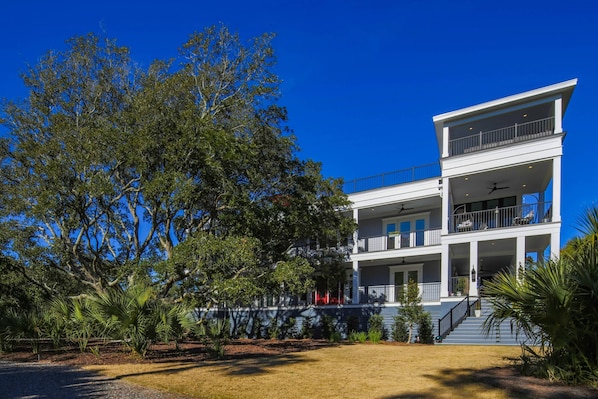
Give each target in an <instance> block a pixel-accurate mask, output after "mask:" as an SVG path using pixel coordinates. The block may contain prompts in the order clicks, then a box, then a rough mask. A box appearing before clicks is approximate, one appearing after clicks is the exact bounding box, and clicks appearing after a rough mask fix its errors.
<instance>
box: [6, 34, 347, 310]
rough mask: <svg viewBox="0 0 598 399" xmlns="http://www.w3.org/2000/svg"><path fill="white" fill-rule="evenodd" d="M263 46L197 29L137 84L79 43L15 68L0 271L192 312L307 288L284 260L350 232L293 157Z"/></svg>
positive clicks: (97, 45)
mask: <svg viewBox="0 0 598 399" xmlns="http://www.w3.org/2000/svg"><path fill="white" fill-rule="evenodd" d="M271 40H272V35H263V36H260V37H257V38H255V39H253V40H252V41H250V42H249V43H247V44H244V43H243V42H242V41H241V40H240V38H239V36H238V35H236V34H232V33H231V32H229V31H228V29H227V28H225V27H222V26H219V27H211V28H208V29H206V30H204V31H203V32H198V33H194V34H192V35H191V36H190V37H189V39H188V41H187V42H186V43H184V44H183V45H182V46H181V48H180V50H179V56H178V57H176V58H174V59H172V60H157V61H155V62H154V63H153V64H152V65H151V66H150V67H149V68H147V69H142V68H139V67H137V66H136V64H135V63H134V62H133V61H132V60H131V59H130V56H129V50H128V49H127V48H125V47H122V46H119V45H117V44H116V41H114V40H107V39H103V38H100V37H98V36H96V35H91V34H90V35H87V36H82V37H75V38H72V39H70V40H69V41H68V42H67V46H66V49H65V50H63V51H58V52H49V53H47V54H46V55H45V56H44V57H42V58H41V60H40V61H39V62H38V64H36V65H34V66H31V67H30V68H28V70H27V71H26V72H25V73H24V74H23V81H24V84H25V86H26V87H27V89H28V90H29V96H28V97H27V98H25V99H24V100H22V101H20V102H16V101H6V102H5V103H4V105H3V108H2V122H3V125H4V126H5V128H6V129H7V135H6V138H5V139H3V141H2V146H1V149H2V153H1V156H2V164H1V166H2V169H1V179H2V183H3V191H2V195H1V199H0V212H1V214H0V217H1V222H2V225H1V228H2V231H3V233H2V236H3V237H10V239H9V240H7V241H6V242H5V243H4V246H3V248H2V251H3V255H4V256H6V257H9V258H10V259H11V261H12V262H13V263H12V264H13V265H18V267H20V268H21V270H22V272H23V273H25V274H27V275H30V276H31V278H35V276H36V275H34V274H31V273H29V271H31V270H34V269H38V268H42V269H47V270H52V271H53V272H55V273H59V274H60V275H62V276H63V278H70V279H71V280H72V281H73V282H75V283H81V284H83V285H84V286H87V287H88V288H90V289H93V290H96V291H103V290H105V289H106V287H109V286H111V285H116V284H118V285H121V286H126V285H127V284H132V283H135V282H136V281H144V282H149V283H152V284H155V285H159V290H160V292H161V293H162V294H163V295H171V296H177V297H185V296H191V297H194V298H196V303H207V302H209V301H220V300H228V301H231V300H232V301H235V300H236V301H238V300H248V299H249V297H250V296H251V295H256V294H260V293H263V292H264V290H266V289H271V288H272V287H281V286H282V287H285V286H286V287H287V288H289V289H291V290H302V289H304V288H305V287H306V286H307V285H309V284H308V282H309V274H310V273H311V272H312V271H313V268H312V267H311V266H309V264H308V263H306V261H305V260H302V259H299V258H297V257H294V256H291V255H290V254H291V251H290V248H292V247H293V245H294V243H296V242H297V240H299V239H302V238H306V237H313V238H326V239H329V238H330V237H346V236H347V235H349V234H350V233H351V231H352V229H353V228H354V226H353V223H352V221H350V220H349V219H347V218H345V217H343V216H342V214H341V213H340V212H339V210H342V209H343V208H344V207H346V206H347V205H348V202H347V198H346V196H345V195H344V194H343V193H342V191H341V189H340V181H338V180H335V179H327V178H324V177H323V176H322V175H321V170H320V165H319V164H318V163H316V162H313V161H311V160H302V159H300V158H299V157H298V155H297V152H298V148H297V146H296V144H295V139H294V136H293V135H292V133H291V131H290V130H289V128H288V126H287V124H286V122H287V116H286V110H285V109H284V107H282V106H280V105H278V100H279V95H280V87H279V83H280V81H279V79H278V77H277V76H276V75H275V74H274V73H273V67H274V64H275V58H274V52H273V49H272V46H271ZM331 253H334V254H337V253H338V251H332V252H331ZM341 258H342V253H341V255H340V256H338V259H341ZM38 275H39V274H38ZM235 282H236V283H235ZM38 283H39V284H41V285H43V286H44V287H45V288H46V289H47V290H48V292H49V293H55V292H58V291H59V287H56V286H55V285H52V282H50V281H39V282H38ZM69 287H71V288H69V289H70V290H71V291H72V290H75V288H72V287H79V288H77V289H79V290H81V289H82V288H81V285H80V284H79V285H77V284H73V285H69ZM215 287H220V288H218V289H215ZM216 292H222V293H226V294H222V295H215V294H214V293H216ZM69 293H71V294H72V293H73V292H69ZM207 293H209V295H208V294H207ZM198 298H199V299H198Z"/></svg>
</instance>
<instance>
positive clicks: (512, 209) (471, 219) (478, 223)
mask: <svg viewBox="0 0 598 399" xmlns="http://www.w3.org/2000/svg"><path fill="white" fill-rule="evenodd" d="M450 221H451V226H450V230H449V231H450V232H451V233H463V232H468V231H474V230H488V229H496V228H501V227H511V226H522V225H529V224H535V223H549V222H551V221H552V202H538V203H536V204H523V205H517V206H508V207H504V208H498V207H497V208H494V209H488V210H484V211H476V212H462V213H456V214H453V215H452V217H451V219H450Z"/></svg>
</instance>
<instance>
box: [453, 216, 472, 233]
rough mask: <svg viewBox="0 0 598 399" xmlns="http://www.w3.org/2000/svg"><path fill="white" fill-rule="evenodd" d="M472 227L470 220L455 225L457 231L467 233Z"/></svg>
mask: <svg viewBox="0 0 598 399" xmlns="http://www.w3.org/2000/svg"><path fill="white" fill-rule="evenodd" d="M472 227H473V222H472V221H471V219H466V220H464V221H462V222H461V223H459V224H458V225H457V231H469V230H471V228H472Z"/></svg>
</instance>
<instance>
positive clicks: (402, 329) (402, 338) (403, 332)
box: [392, 316, 409, 342]
mask: <svg viewBox="0 0 598 399" xmlns="http://www.w3.org/2000/svg"><path fill="white" fill-rule="evenodd" d="M392 340H393V341H395V342H407V341H408V340H409V328H408V327H407V324H406V323H405V320H404V319H403V318H402V317H401V316H393V325H392Z"/></svg>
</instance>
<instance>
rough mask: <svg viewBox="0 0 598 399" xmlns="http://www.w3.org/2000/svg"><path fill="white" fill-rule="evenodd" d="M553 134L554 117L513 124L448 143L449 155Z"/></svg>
mask: <svg viewBox="0 0 598 399" xmlns="http://www.w3.org/2000/svg"><path fill="white" fill-rule="evenodd" d="M552 134H554V117H549V118H544V119H538V120H535V121H531V122H526V123H522V124H517V123H516V124H515V125H511V126H507V127H504V128H501V129H496V130H491V131H487V132H479V133H475V134H472V135H470V136H467V137H462V138H458V139H454V140H450V141H449V155H450V156H453V155H461V154H466V153H469V152H475V151H480V150H485V149H487V148H493V147H500V146H503V145H507V144H512V143H515V142H521V141H527V140H533V139H536V138H539V137H545V136H550V135H552Z"/></svg>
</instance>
